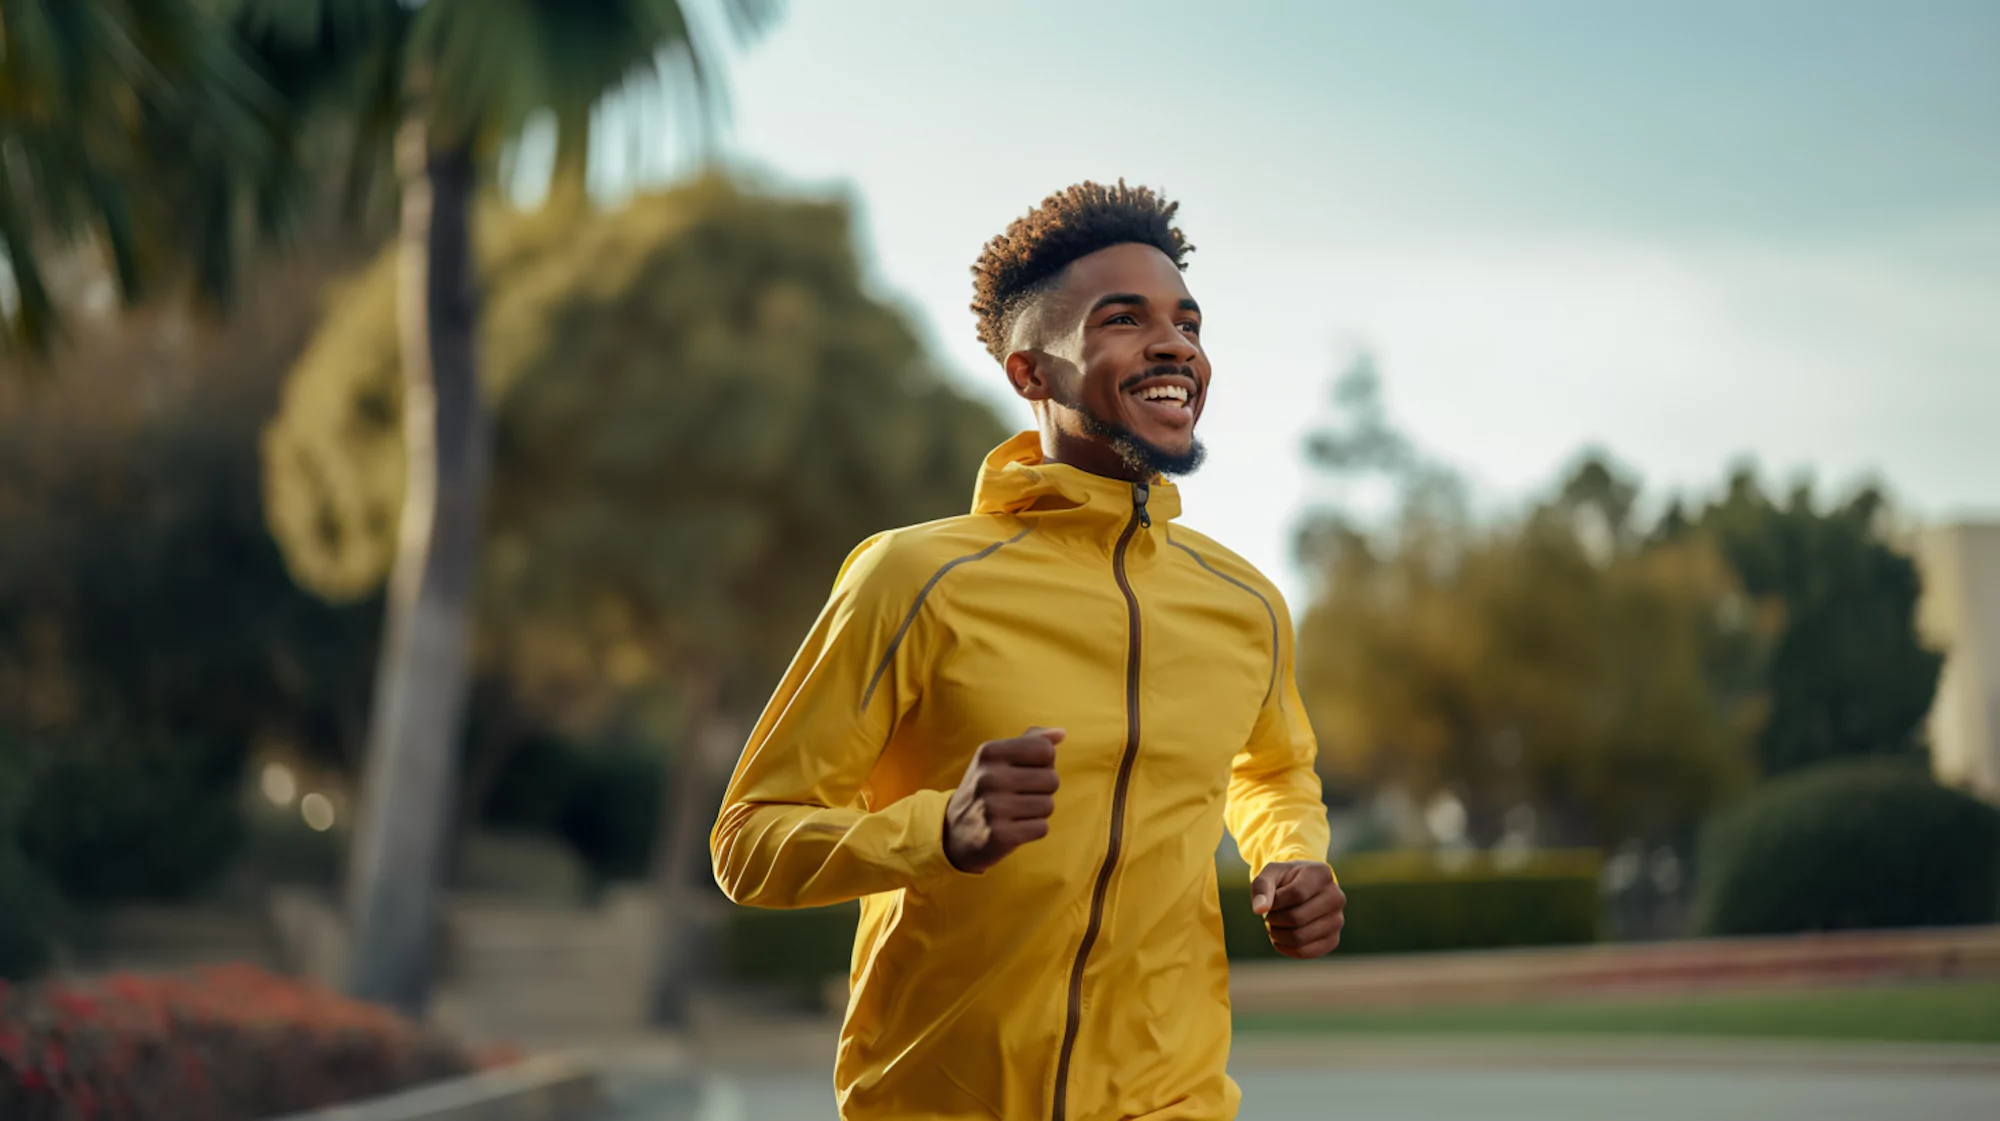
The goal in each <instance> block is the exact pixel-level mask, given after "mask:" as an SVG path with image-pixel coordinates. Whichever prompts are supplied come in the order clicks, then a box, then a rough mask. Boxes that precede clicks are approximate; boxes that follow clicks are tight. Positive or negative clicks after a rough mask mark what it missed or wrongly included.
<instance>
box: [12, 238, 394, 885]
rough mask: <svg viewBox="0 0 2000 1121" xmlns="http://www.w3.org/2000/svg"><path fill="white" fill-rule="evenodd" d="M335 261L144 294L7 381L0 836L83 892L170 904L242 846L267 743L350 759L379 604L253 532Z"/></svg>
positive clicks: (316, 257) (312, 260)
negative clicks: (5, 800) (265, 477)
mask: <svg viewBox="0 0 2000 1121" xmlns="http://www.w3.org/2000/svg"><path fill="white" fill-rule="evenodd" d="M343 260H344V259H343V257H342V255H341V254H339V253H337V252H336V253H330V254H312V255H306V256H302V257H301V259H300V260H298V261H296V262H293V263H291V264H288V265H286V266H283V267H281V268H276V269H273V270H272V271H270V272H268V273H267V274H266V276H265V278H264V283H263V284H262V285H261V286H260V291H259V292H258V293H256V294H254V295H252V296H250V297H248V298H247V307H248V308H249V310H250V311H252V312H253V314H250V315H246V316H244V317H242V318H240V319H238V320H236V321H234V322H233V323H231V324H229V325H228V326H227V328H226V329H223V330H220V331H215V332H207V331H201V330H197V329H195V326H194V323H193V322H191V320H190V318H189V317H188V316H187V315H186V314H184V312H183V311H182V310H181V309H175V308H169V307H151V308H148V309H146V310H144V311H141V312H138V313H135V314H132V315H128V316H125V317H122V318H119V319H114V320H107V321H105V322H103V323H100V324H98V325H96V329H94V330H93V331H91V332H90V333H89V335H88V336H87V337H83V338H79V339H78V341H77V342H76V344H75V345H73V346H71V347H66V348H64V349H63V350H61V351H60V352H58V353H56V354H55V355H53V356H52V360H51V367H50V370H51V373H52V375H53V376H51V377H49V378H47V379H44V380H39V381H37V382H35V383H34V384H31V385H22V384H15V385H11V386H5V387H0V772H4V773H0V786H8V785H12V786H13V787H14V789H15V791H16V793H15V795H14V797H13V798H12V799H11V801H13V802H15V803H17V804H15V805H14V806H13V807H12V809H11V811H10V812H9V813H8V815H7V817H8V821H9V824H8V825H7V826H6V836H5V837H4V838H0V847H7V846H11V845H13V844H15V843H16V842H17V841H18V843H19V846H20V848H21V849H22V850H24V851H25V852H26V854H27V856H28V857H30V858H32V859H33V861H34V862H35V863H36V864H37V865H38V866H39V870H40V872H41V873H42V874H44V875H45V876H47V877H49V878H51V879H53V880H54V882H55V884H56V886H57V887H59V888H60V889H61V891H62V893H63V894H64V895H66V896H68V897H69V898H71V899H72V900H76V901H79V902H93V903H94V902H112V901H116V900H121V899H131V898H172V897H178V896H184V895H186V894H188V893H190V892H192V891H196V890H199V889H200V888H202V887H204V886H206V885H207V884H208V883H210V882H211V881H212V880H213V879H214V878H215V876H216V874H217V873H219V872H220V871H221V870H222V869H223V867H224V865H225V864H226V863H227V862H228V861H229V860H230V858H231V857H233V856H234V855H235V853H236V851H237V840H238V838H239V835H240V828H239V822H238V810H239V802H240V794H241V789H242V787H241V777H242V769H243V763H244V761H245V760H246V758H247V757H248V756H249V754H250V753H251V751H252V750H253V749H254V748H255V747H256V746H257V745H259V744H267V745H274V746H275V745H284V746H285V747H286V748H289V749H290V750H294V751H297V752H299V753H301V754H304V755H307V756H310V757H314V758H316V759H318V760H322V761H327V762H332V763H336V764H348V765H351V763H349V761H350V760H351V759H352V758H354V757H358V755H359V750H360V747H361V743H360V739H361V737H360V728H361V725H362V717H363V716H364V715H365V705H366V700H367V692H366V690H367V684H368V669H369V666H370V665H371V664H372V659H373V651H374V647H375V643H376V637H377V618H378V616H379V603H375V602H370V603H362V604H357V605H352V606H345V607H332V606H329V605H327V604H325V603H323V602H321V601H320V600H318V599H317V598H315V597H314V596H312V595H310V594H308V593H306V592H304V591H303V590H301V589H300V588H298V587H297V586H296V585H295V584H294V583H293V582H292V580H291V578H290V576H289V575H288V573H287V572H286V570H285V567H284V563H283V559H282V557H281V556H280V555H279V552H278V550H277V547H276V544H275V542H274V541H273V540H272V538H271V536H270V534H269V532H268V530H267V529H266V528H265V524H264V516H263V509H262V502H261V494H260V486H259V481H260V480H259V476H260V463H259V457H258V434H259V431H260V429H261V427H262V425H263V424H264V423H265V421H266V419H267V418H268V416H269V413H270V411H271V409H272V408H273V406H274V405H275V403H276V399H277V389H278V386H279V384H280V380H281V375H282V372H283V370H284V368H285V366H286V364H287V363H288V362H289V361H290V359H291V358H292V357H293V356H294V355H295V354H296V353H297V352H298V350H299V348H300V347H301V346H302V345H303V342H304V340H305V337H306V335H307V333H308V332H309V330H310V328H311V325H312V322H313V318H314V313H315V310H316V301H315V295H316V292H317V290H318V288H319V286H320V284H321V283H323V281H324V279H325V277H326V276H327V275H329V274H331V273H333V272H335V271H337V270H338V269H339V268H340V267H341V266H342V263H343Z"/></svg>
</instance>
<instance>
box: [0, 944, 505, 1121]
mask: <svg viewBox="0 0 2000 1121" xmlns="http://www.w3.org/2000/svg"><path fill="white" fill-rule="evenodd" d="M473 1068H474V1062H473V1060H472V1057H471V1056H470V1055H468V1054H467V1053H465V1052H464V1051H462V1050H460V1049H459V1048H458V1047H456V1046H455V1045H453V1044H451V1043H449V1042H448V1041H446V1040H445V1039H444V1038H442V1037H441V1036H438V1035H436V1034H434V1033H432V1032H430V1031H428V1030H426V1029H423V1028H420V1027H418V1026H417V1025H415V1024H412V1023H410V1022H409V1021H407V1020H404V1019H402V1018H401V1017H399V1016H397V1015H396V1014H395V1013H393V1012H390V1011H388V1010H386V1009H383V1008H379V1007H376V1006H374V1005H368V1004H361V1003H358V1002H355V1001H351V1000H347V999H345V998H343V997H340V996H337V995H335V994H333V993H332V992H330V991H327V990H325V989H321V988H318V987H316V986H312V985H306V984H300V983H297V982H294V981H289V980H285V979H282V978H278V977H274V976H272V975H270V974H267V973H263V972H261V971H259V970H256V969H252V968H249V967H247V966H225V967H220V968H216V969H210V970H203V971H199V972H197V973H191V974H185V975H176V976H164V977H142V976H135V975H131V974H120V975H111V976H107V977H103V978H99V979H97V980H93V981H87V982H67V983H62V984H57V983H54V982H50V983H44V984H40V985H33V986H15V987H9V986H7V985H5V984H0V1117H4V1118H6V1119H7V1121H93V1119H96V1118H111V1117H115V1118H122V1119H127V1121H188V1119H190V1118H201V1119H203V1121H256V1119H258V1118H265V1117H273V1116H277V1115H280V1114H288V1113H294V1112H299V1111H304V1110H310V1109H318V1108H321V1107H324V1106H328V1105H333V1104H336V1103H340V1102H345V1101H352V1100H355V1099H358V1098H364V1097H371V1096H374V1095H377V1094H385V1093H391V1092H393V1091H396V1090H400V1089H404V1088H407V1087H410V1086H414V1085H417V1084H420V1083H424V1082H429V1081H433V1080H436V1079H439V1078H447V1077H451V1076H454V1075H459V1074H464V1073H467V1072H469V1071H471V1070H472V1069H473Z"/></svg>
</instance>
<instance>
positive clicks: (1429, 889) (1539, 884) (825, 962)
mask: <svg viewBox="0 0 2000 1121" xmlns="http://www.w3.org/2000/svg"><path fill="white" fill-rule="evenodd" d="M1601 866H1602V861H1601V859H1600V857H1599V855H1598V854H1597V853H1596V852H1594V851H1577V852H1543V853H1535V854H1531V855H1530V856H1529V857H1528V859H1527V860H1526V861H1525V862H1524V863H1523V864H1521V865H1519V866H1517V867H1512V868H1506V869H1502V868H1497V867H1495V866H1494V865H1493V864H1492V863H1491V862H1489V861H1487V860H1485V859H1482V858H1475V859H1473V860H1471V861H1469V862H1468V863H1467V864H1466V865H1465V866H1464V867H1461V868H1457V869H1452V870H1447V869H1445V868H1442V867H1440V866H1439V865H1438V864H1437V863H1436V861H1435V860H1434V859H1433V858H1432V857H1431V856H1430V854H1428V853H1402V852H1398V853H1380V854H1369V855H1367V856H1355V857H1349V858H1347V859H1346V860H1342V861H1339V862H1338V863H1337V864H1336V867H1337V868H1338V869H1339V871H1340V878H1341V879H1340V882H1341V886H1342V887H1343V888H1344V889H1345V890H1346V891H1347V897H1348V904H1347V913H1348V925H1347V928H1346V930H1345V931H1344V932H1343V933H1342V935H1341V942H1340V950H1339V951H1338V952H1339V953H1342V954H1369V953H1407V952H1415V951H1419V950H1463V949H1482V948H1491V947H1501V946H1554V945H1567V944H1575V943H1582V942H1594V941H1596V940H1597V931H1598V912H1599V900H1598V889H1597V880H1598V874H1599V871H1600V869H1601ZM1241 872H1242V869H1241V866H1240V865H1238V866H1237V867H1236V869H1235V870H1234V871H1229V870H1225V871H1224V872H1223V874H1222V877H1221V883H1220V896H1221V904H1222V925H1223V937H1224V939H1225V941H1226V942H1227V944H1228V947H1229V956H1230V957H1231V958H1234V959H1241V960H1250V959H1256V958H1268V957H1275V956H1277V951H1276V950H1274V949H1272V948H1271V941H1270V938H1269V936H1268V935H1266V934H1265V931H1264V920H1263V919H1261V918H1259V917H1257V915H1256V913H1255V912H1253V911H1251V910H1250V881H1249V877H1248V876H1246V875H1242V874H1241ZM859 914H860V911H859V908H858V907H856V906H855V905H853V904H848V905H844V906H839V907H817V908H812V909H808V910H796V911H771V910H759V909H757V908H753V907H738V908H734V909H733V910H732V911H731V912H730V917H729V925H728V930H727V932H726V939H727V943H726V944H727V953H726V959H725V967H726V968H727V969H728V971H729V974H730V976H732V977H734V978H736V979H737V980H740V981H746V982H750V983H754V984H763V985H768V986H771V987H773V988H776V989H778V990H780V991H783V992H786V993H791V994H796V995H798V996H799V997H801V998H803V999H806V1000H809V1001H810V1000H816V999H818V997H819V993H820V986H822V985H823V984H825V982H826V980H827V978H829V977H834V976H838V975H840V974H844V973H846V972H847V969H848V963H849V960H850V958H851V956H852V954H853V949H854V925H855V922H856V921H857V919H858V917H859Z"/></svg>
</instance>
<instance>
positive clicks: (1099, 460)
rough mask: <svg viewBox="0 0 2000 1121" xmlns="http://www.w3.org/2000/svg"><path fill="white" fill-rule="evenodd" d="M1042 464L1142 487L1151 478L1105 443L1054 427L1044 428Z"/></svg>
mask: <svg viewBox="0 0 2000 1121" xmlns="http://www.w3.org/2000/svg"><path fill="white" fill-rule="evenodd" d="M1042 461H1043V462H1045V463H1060V464H1063V465H1065V466H1068V467H1074V468H1076V469H1077V470H1079V471H1088V472H1089V473H1090V474H1092V475H1101V476H1103V477H1104V478H1107V479H1118V480H1121V481H1123V482H1128V483H1143V482H1146V481H1148V479H1149V478H1150V476H1148V474H1147V473H1146V472H1144V471H1141V470H1140V469H1139V468H1137V467H1134V466H1133V465H1132V464H1131V463H1130V462H1129V461H1127V460H1126V458H1125V457H1124V456H1122V455H1119V454H1118V452H1117V451H1116V450H1115V449H1113V448H1112V447H1111V445H1110V444H1109V443H1107V442H1106V441H1103V440H1100V439H1097V438H1095V437H1091V436H1085V435H1080V434H1078V433H1074V432H1064V431H1062V430H1061V429H1059V428H1057V427H1056V426H1054V425H1052V424H1047V423H1044V424H1043V425H1042Z"/></svg>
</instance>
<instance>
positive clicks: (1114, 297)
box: [1089, 292, 1201, 315]
mask: <svg viewBox="0 0 2000 1121" xmlns="http://www.w3.org/2000/svg"><path fill="white" fill-rule="evenodd" d="M1150 302H1151V301H1149V300H1147V299H1146V297H1144V296H1141V295H1140V294H1138V293H1137V292H1112V293H1109V294H1107V295H1103V296H1099V297H1098V298H1097V302H1096V303H1094V304H1092V305H1090V313H1089V314H1091V315H1096V314H1097V313H1098V312H1100V311H1103V310H1104V309H1105V308H1108V307H1112V306H1115V305H1120V304H1125V305H1130V306H1132V307H1145V306H1147V304H1149V303H1150ZM1179 307H1180V310H1182V311H1191V312H1194V313H1195V314H1196V315H1200V314H1201V305H1200V304H1198V303H1195V302H1194V298H1193V297H1191V296H1190V297H1186V298H1184V299H1182V300H1181V302H1180V305H1179Z"/></svg>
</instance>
